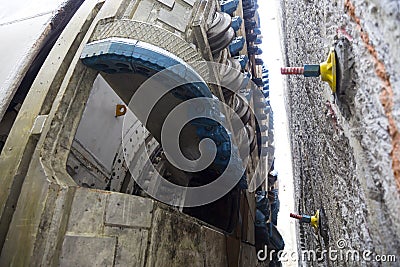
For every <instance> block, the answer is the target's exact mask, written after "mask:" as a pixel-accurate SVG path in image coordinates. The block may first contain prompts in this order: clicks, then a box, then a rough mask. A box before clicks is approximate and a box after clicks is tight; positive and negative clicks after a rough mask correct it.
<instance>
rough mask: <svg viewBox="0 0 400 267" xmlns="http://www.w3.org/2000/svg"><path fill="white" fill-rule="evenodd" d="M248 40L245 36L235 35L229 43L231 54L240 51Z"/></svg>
mask: <svg viewBox="0 0 400 267" xmlns="http://www.w3.org/2000/svg"><path fill="white" fill-rule="evenodd" d="M245 42H246V40H245V38H244V37H243V36H239V37H235V38H234V39H233V40H232V42H231V43H230V45H229V52H230V53H231V55H236V54H237V53H239V52H240V51H241V50H242V49H243V46H244V44H245Z"/></svg>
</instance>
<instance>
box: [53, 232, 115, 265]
mask: <svg viewBox="0 0 400 267" xmlns="http://www.w3.org/2000/svg"><path fill="white" fill-rule="evenodd" d="M115 245H116V238H115V237H91V236H73V235H67V236H65V239H64V243H63V246H62V250H61V256H60V266H65V267H72V266H101V267H103V266H113V262H114V253H115Z"/></svg>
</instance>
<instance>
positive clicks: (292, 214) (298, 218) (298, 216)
mask: <svg viewBox="0 0 400 267" xmlns="http://www.w3.org/2000/svg"><path fill="white" fill-rule="evenodd" d="M290 217H291V218H295V219H297V220H301V219H303V216H301V215H297V214H294V213H290Z"/></svg>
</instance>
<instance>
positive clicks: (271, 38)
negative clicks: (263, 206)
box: [258, 0, 298, 267]
mask: <svg viewBox="0 0 400 267" xmlns="http://www.w3.org/2000/svg"><path fill="white" fill-rule="evenodd" d="M258 4H259V6H260V8H259V10H258V12H259V14H260V18H261V31H262V34H263V35H264V38H263V44H262V45H261V48H262V50H263V54H262V58H263V60H264V64H265V65H266V66H267V67H268V69H269V83H270V97H271V106H272V109H273V111H274V125H275V127H274V128H275V157H276V159H275V169H276V170H277V171H278V173H279V175H278V178H279V200H280V202H281V206H280V211H279V215H278V230H279V232H280V233H281V234H282V237H283V239H284V241H285V252H287V253H292V252H296V253H297V252H298V248H297V234H296V221H295V220H294V219H291V218H290V217H289V214H290V212H293V211H295V202H294V181H293V170H292V155H291V147H290V141H289V140H290V139H289V126H288V119H287V112H286V104H285V95H286V93H285V91H286V88H285V86H286V83H285V82H284V79H283V77H282V75H281V74H280V68H281V67H282V66H283V62H284V61H283V56H282V54H283V48H282V46H281V45H282V44H281V40H282V35H281V32H280V30H281V28H280V17H279V15H278V14H279V13H278V8H279V0H274V1H258ZM283 266H290V267H292V266H298V263H297V262H296V261H288V262H283Z"/></svg>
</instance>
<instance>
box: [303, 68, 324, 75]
mask: <svg viewBox="0 0 400 267" xmlns="http://www.w3.org/2000/svg"><path fill="white" fill-rule="evenodd" d="M320 74H321V72H320V65H304V77H319V75H320Z"/></svg>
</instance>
